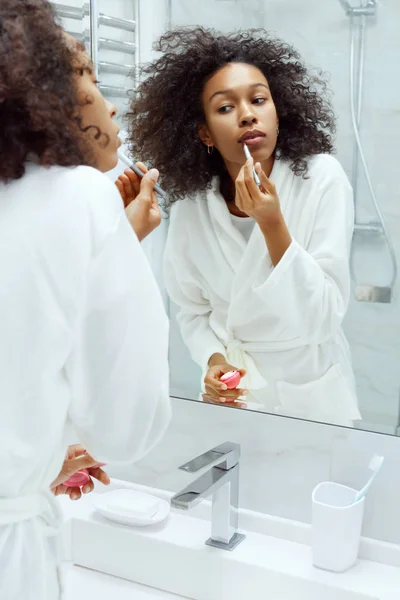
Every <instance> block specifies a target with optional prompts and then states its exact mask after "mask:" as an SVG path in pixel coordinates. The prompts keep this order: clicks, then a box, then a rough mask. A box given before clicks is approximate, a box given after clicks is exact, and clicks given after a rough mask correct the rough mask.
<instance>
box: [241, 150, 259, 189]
mask: <svg viewBox="0 0 400 600" xmlns="http://www.w3.org/2000/svg"><path fill="white" fill-rule="evenodd" d="M243 150H244V153H245V156H246V160H249V158H251V154H250V150H249V148H248V146H247V145H246V144H243ZM253 177H254V181H255V182H256V184H257V185H258V187H261V181H260V178H259V176H258V173H257V171H256V170H255V168H254V167H253Z"/></svg>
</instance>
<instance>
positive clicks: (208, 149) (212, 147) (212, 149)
mask: <svg viewBox="0 0 400 600" xmlns="http://www.w3.org/2000/svg"><path fill="white" fill-rule="evenodd" d="M210 148H211V150H210ZM207 152H208V154H212V153H213V152H214V146H207Z"/></svg>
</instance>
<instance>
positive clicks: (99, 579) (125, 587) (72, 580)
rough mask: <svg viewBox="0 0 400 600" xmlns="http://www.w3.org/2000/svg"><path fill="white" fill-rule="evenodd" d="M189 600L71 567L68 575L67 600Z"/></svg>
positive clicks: (102, 574)
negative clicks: (93, 599)
mask: <svg viewBox="0 0 400 600" xmlns="http://www.w3.org/2000/svg"><path fill="white" fill-rule="evenodd" d="M93 597H94V598H96V600H110V598H115V599H116V600H133V598H134V600H189V599H188V598H183V596H176V595H175V594H169V593H168V592H162V591H160V590H156V589H154V588H150V587H147V586H144V585H139V584H138V583H133V582H132V581H126V580H125V579H119V578H118V577H112V576H111V575H105V574H104V573H98V572H97V571H90V570H89V569H83V568H81V567H75V566H71V567H69V568H68V570H67V573H66V598H65V600H88V598H93Z"/></svg>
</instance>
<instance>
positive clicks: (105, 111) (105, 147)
mask: <svg viewBox="0 0 400 600" xmlns="http://www.w3.org/2000/svg"><path fill="white" fill-rule="evenodd" d="M66 35H67V34H66ZM67 38H68V40H67V43H68V44H69V45H71V44H73V45H74V50H75V55H76V61H77V64H76V66H77V68H78V69H79V68H83V73H82V74H81V73H78V72H77V74H76V88H77V98H78V104H79V111H78V112H79V115H80V116H81V117H82V121H81V124H80V129H81V130H85V129H86V128H87V133H86V136H87V139H88V141H89V143H90V145H91V147H92V151H93V153H94V155H95V158H96V166H97V168H98V169H99V171H102V172H103V173H105V172H106V171H110V170H111V169H113V168H114V167H115V166H116V164H117V162H118V154H117V152H118V148H119V147H120V146H121V143H122V142H121V140H120V138H119V137H118V134H119V131H120V127H119V125H118V123H117V122H116V121H115V120H114V117H115V116H116V114H117V109H116V107H115V106H114V105H113V104H111V103H110V102H108V101H107V100H106V99H105V98H104V97H103V95H102V93H101V92H100V90H99V89H98V87H97V81H96V76H95V73H94V69H93V64H92V61H91V59H90V57H89V56H88V54H87V53H86V52H85V51H83V50H82V49H81V48H80V46H79V44H77V42H76V40H75V39H74V38H72V36H68V35H67ZM76 49H77V52H76ZM85 67H86V68H85ZM99 130H100V132H101V136H100V138H99V139H96V134H98V131H99ZM107 138H108V143H107Z"/></svg>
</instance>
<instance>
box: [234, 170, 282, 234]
mask: <svg viewBox="0 0 400 600" xmlns="http://www.w3.org/2000/svg"><path fill="white" fill-rule="evenodd" d="M253 166H254V161H253V159H252V158H249V159H248V160H247V161H246V163H245V165H244V166H243V167H242V168H241V169H240V172H239V175H238V177H237V179H236V182H235V186H236V197H235V203H236V206H237V207H238V208H239V209H240V210H241V211H242V212H244V213H246V215H249V217H253V219H255V220H256V221H257V222H258V223H259V224H260V226H261V225H262V224H268V223H269V224H271V225H273V224H275V223H277V222H279V221H280V220H281V219H282V218H283V217H282V213H281V207H280V203H279V198H278V194H277V192H276V188H275V185H274V184H273V183H272V181H270V180H269V179H268V177H267V176H266V174H265V173H264V171H263V170H262V168H261V165H260V163H257V164H256V165H255V169H256V172H257V174H258V176H259V178H260V181H261V187H258V185H257V184H256V182H255V181H254V175H253Z"/></svg>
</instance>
